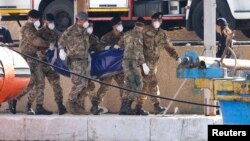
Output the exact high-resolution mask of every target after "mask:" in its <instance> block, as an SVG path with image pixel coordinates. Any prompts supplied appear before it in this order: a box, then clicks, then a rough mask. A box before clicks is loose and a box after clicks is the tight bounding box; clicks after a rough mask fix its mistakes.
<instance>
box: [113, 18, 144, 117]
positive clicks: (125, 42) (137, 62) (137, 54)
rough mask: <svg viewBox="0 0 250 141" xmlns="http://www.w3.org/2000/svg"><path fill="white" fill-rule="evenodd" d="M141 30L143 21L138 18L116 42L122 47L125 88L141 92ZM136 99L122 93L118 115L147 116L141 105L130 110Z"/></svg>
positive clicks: (131, 93) (134, 95)
mask: <svg viewBox="0 0 250 141" xmlns="http://www.w3.org/2000/svg"><path fill="white" fill-rule="evenodd" d="M143 28H144V19H143V18H142V17H139V18H138V19H137V22H136V23H135V27H134V28H133V29H132V30H131V31H128V32H126V33H124V36H123V37H122V38H121V39H120V41H119V42H118V45H119V46H121V47H124V60H123V68H124V73H125V86H126V88H128V89H132V90H136V91H142V78H141V71H140V66H141V65H142V64H144V62H145V59H144V54H143V34H142V33H143ZM136 97H137V94H136V93H133V92H129V91H124V94H123V95H122V105H121V109H120V112H119V114H120V115H134V114H136V115H148V112H145V111H144V110H143V109H142V105H139V104H137V105H136V108H135V110H134V111H133V110H132V108H131V104H132V102H133V101H135V98H136Z"/></svg>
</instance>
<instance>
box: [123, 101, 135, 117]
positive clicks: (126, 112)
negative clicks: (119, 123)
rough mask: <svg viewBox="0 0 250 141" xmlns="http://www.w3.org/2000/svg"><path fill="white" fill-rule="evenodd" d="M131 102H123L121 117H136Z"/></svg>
mask: <svg viewBox="0 0 250 141" xmlns="http://www.w3.org/2000/svg"><path fill="white" fill-rule="evenodd" d="M132 102H133V101H131V100H122V106H121V109H120V112H119V115H135V113H134V111H133V110H132V108H131V105H132Z"/></svg>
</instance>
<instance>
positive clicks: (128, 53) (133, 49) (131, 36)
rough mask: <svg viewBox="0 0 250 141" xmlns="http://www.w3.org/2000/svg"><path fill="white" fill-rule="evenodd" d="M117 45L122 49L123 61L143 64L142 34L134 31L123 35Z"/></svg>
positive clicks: (135, 29)
mask: <svg viewBox="0 0 250 141" xmlns="http://www.w3.org/2000/svg"><path fill="white" fill-rule="evenodd" d="M118 45H119V46H120V47H122V48H124V59H125V60H135V61H138V62H137V64H138V65H140V64H142V63H143V62H144V55H143V34H142V33H141V32H139V31H138V30H137V28H136V27H135V28H134V29H132V30H130V31H128V32H126V33H124V36H122V37H121V39H120V40H119V42H118Z"/></svg>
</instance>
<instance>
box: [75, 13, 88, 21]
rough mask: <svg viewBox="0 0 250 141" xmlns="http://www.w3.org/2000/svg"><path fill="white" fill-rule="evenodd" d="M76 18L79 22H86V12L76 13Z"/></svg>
mask: <svg viewBox="0 0 250 141" xmlns="http://www.w3.org/2000/svg"><path fill="white" fill-rule="evenodd" d="M76 18H77V19H79V20H86V19H88V14H87V13H86V12H78V13H77V14H76Z"/></svg>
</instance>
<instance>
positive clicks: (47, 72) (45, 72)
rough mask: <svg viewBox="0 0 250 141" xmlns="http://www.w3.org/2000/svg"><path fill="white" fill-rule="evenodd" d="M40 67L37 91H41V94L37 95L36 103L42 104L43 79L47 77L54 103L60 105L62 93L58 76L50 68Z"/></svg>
mask: <svg viewBox="0 0 250 141" xmlns="http://www.w3.org/2000/svg"><path fill="white" fill-rule="evenodd" d="M41 67H42V74H41V79H42V80H41V83H40V84H39V86H38V89H40V90H39V91H42V92H43V93H40V95H37V99H36V103H37V104H43V102H44V89H45V77H47V79H48V81H49V84H50V85H51V87H52V89H53V92H54V96H55V101H56V103H61V102H62V101H63V93H62V87H61V85H60V75H59V74H58V73H57V72H56V71H55V70H54V69H53V68H52V67H51V66H48V65H44V64H42V65H41Z"/></svg>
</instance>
